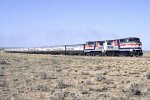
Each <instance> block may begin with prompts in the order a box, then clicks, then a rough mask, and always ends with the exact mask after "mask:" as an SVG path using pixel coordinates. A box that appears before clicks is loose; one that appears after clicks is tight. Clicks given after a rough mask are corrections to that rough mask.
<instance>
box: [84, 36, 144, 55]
mask: <svg viewBox="0 0 150 100" xmlns="http://www.w3.org/2000/svg"><path fill="white" fill-rule="evenodd" d="M84 52H85V53H86V55H107V56H121V55H124V56H142V55H143V52H142V43H141V42H140V39H139V38H136V37H129V38H123V39H115V40H106V41H89V42H87V43H86V44H85V48H84Z"/></svg>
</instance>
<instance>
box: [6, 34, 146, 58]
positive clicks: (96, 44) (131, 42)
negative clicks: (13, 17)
mask: <svg viewBox="0 0 150 100" xmlns="http://www.w3.org/2000/svg"><path fill="white" fill-rule="evenodd" d="M5 51H6V52H14V53H45V54H65V55H89V56H90V55H92V56H95V55H99V56H100V55H105V56H142V55H143V52H142V43H141V41H140V39H139V38H136V37H129V38H123V39H115V40H105V41H89V42H87V43H86V44H76V45H61V46H49V47H38V48H7V49H5Z"/></svg>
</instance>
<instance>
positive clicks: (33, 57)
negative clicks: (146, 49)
mask: <svg viewBox="0 0 150 100" xmlns="http://www.w3.org/2000/svg"><path fill="white" fill-rule="evenodd" d="M0 100H150V55H149V53H147V54H146V53H145V54H144V56H143V57H97V56H96V57H93V56H91V57H90V56H65V55H44V54H21V53H4V52H1V53H0Z"/></svg>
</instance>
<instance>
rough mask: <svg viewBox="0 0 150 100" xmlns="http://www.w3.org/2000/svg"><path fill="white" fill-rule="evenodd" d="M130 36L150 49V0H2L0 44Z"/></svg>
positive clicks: (45, 43)
mask: <svg viewBox="0 0 150 100" xmlns="http://www.w3.org/2000/svg"><path fill="white" fill-rule="evenodd" d="M126 37H139V38H140V39H141V41H142V44H143V49H144V50H150V45H149V44H150V0H0V47H40V46H53V45H64V44H81V43H85V42H87V41H93V40H94V41H96V40H99V41H101V40H108V39H119V38H126Z"/></svg>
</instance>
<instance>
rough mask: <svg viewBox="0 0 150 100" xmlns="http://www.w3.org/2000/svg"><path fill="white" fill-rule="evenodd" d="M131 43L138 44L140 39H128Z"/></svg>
mask: <svg viewBox="0 0 150 100" xmlns="http://www.w3.org/2000/svg"><path fill="white" fill-rule="evenodd" d="M128 41H129V42H138V43H140V39H139V38H130V39H128Z"/></svg>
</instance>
